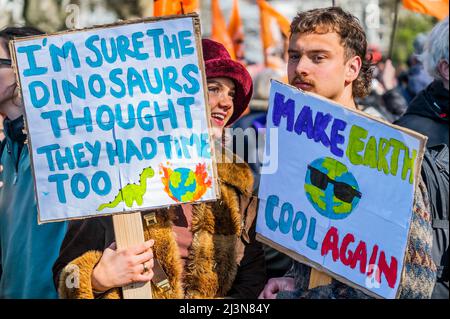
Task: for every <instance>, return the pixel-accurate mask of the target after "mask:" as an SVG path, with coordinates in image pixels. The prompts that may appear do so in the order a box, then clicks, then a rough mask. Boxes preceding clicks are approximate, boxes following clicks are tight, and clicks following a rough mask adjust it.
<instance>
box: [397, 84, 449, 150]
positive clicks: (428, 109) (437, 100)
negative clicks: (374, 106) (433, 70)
mask: <svg viewBox="0 0 450 319" xmlns="http://www.w3.org/2000/svg"><path fill="white" fill-rule="evenodd" d="M448 103H449V92H448V90H447V89H445V88H444V85H443V83H442V82H440V81H434V82H433V83H431V84H430V85H429V86H428V87H427V88H426V89H425V90H423V91H422V92H420V93H419V94H418V95H417V96H416V97H415V98H414V99H413V100H412V101H411V104H410V105H409V107H408V110H407V111H406V113H405V114H404V115H403V116H402V117H401V118H400V119H399V120H398V121H397V122H395V124H397V125H400V126H403V127H406V128H409V129H411V130H413V131H416V132H419V133H421V134H423V135H426V136H428V143H427V147H431V146H436V145H439V144H446V145H447V147H448V134H449V131H448V124H449V123H448V108H449V106H448Z"/></svg>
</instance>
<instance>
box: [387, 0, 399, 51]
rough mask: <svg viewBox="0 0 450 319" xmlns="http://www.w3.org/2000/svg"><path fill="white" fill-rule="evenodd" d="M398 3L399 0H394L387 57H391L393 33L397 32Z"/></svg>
mask: <svg viewBox="0 0 450 319" xmlns="http://www.w3.org/2000/svg"><path fill="white" fill-rule="evenodd" d="M399 5H400V0H396V1H395V11H394V25H393V28H392V32H391V40H390V43H389V54H388V58H389V59H392V51H393V50H394V40H395V34H396V32H397V24H398V8H399Z"/></svg>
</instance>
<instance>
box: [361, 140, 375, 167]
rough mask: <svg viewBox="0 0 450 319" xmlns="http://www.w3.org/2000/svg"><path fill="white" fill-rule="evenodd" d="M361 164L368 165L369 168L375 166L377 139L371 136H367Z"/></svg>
mask: <svg viewBox="0 0 450 319" xmlns="http://www.w3.org/2000/svg"><path fill="white" fill-rule="evenodd" d="M363 165H364V166H369V167H370V168H377V140H376V139H375V137H373V136H371V137H370V138H369V141H368V142H367V144H366V149H365V151H364V162H363Z"/></svg>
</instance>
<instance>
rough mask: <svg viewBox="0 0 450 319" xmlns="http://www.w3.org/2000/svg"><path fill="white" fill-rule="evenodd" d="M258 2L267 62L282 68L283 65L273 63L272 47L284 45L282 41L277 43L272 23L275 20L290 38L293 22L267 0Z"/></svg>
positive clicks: (282, 31) (268, 65) (271, 65)
mask: <svg viewBox="0 0 450 319" xmlns="http://www.w3.org/2000/svg"><path fill="white" fill-rule="evenodd" d="M257 3H258V6H259V12H260V20H261V39H262V43H263V50H264V60H265V64H266V66H267V67H274V68H280V67H281V66H279V65H274V64H273V63H271V56H270V53H271V52H270V51H271V49H273V48H274V47H275V46H279V45H283V44H282V43H277V40H276V39H275V38H274V36H273V29H272V25H273V22H274V21H275V22H276V24H277V25H278V27H279V29H280V31H281V33H282V34H283V35H284V36H285V37H286V38H289V33H290V25H291V24H290V22H289V20H288V19H287V18H285V17H284V16H283V15H282V14H280V13H279V12H278V11H276V10H275V9H274V8H273V7H272V6H271V5H269V4H268V3H267V2H266V1H265V0H257ZM272 60H273V59H272ZM277 64H280V63H277Z"/></svg>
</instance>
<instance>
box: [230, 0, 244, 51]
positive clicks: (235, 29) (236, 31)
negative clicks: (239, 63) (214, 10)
mask: <svg viewBox="0 0 450 319" xmlns="http://www.w3.org/2000/svg"><path fill="white" fill-rule="evenodd" d="M228 34H229V35H230V37H231V40H232V41H233V47H234V54H235V56H236V59H238V60H243V59H244V27H243V26H242V19H241V14H240V12H239V0H233V10H232V11H231V17H230V22H229V23H228Z"/></svg>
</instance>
